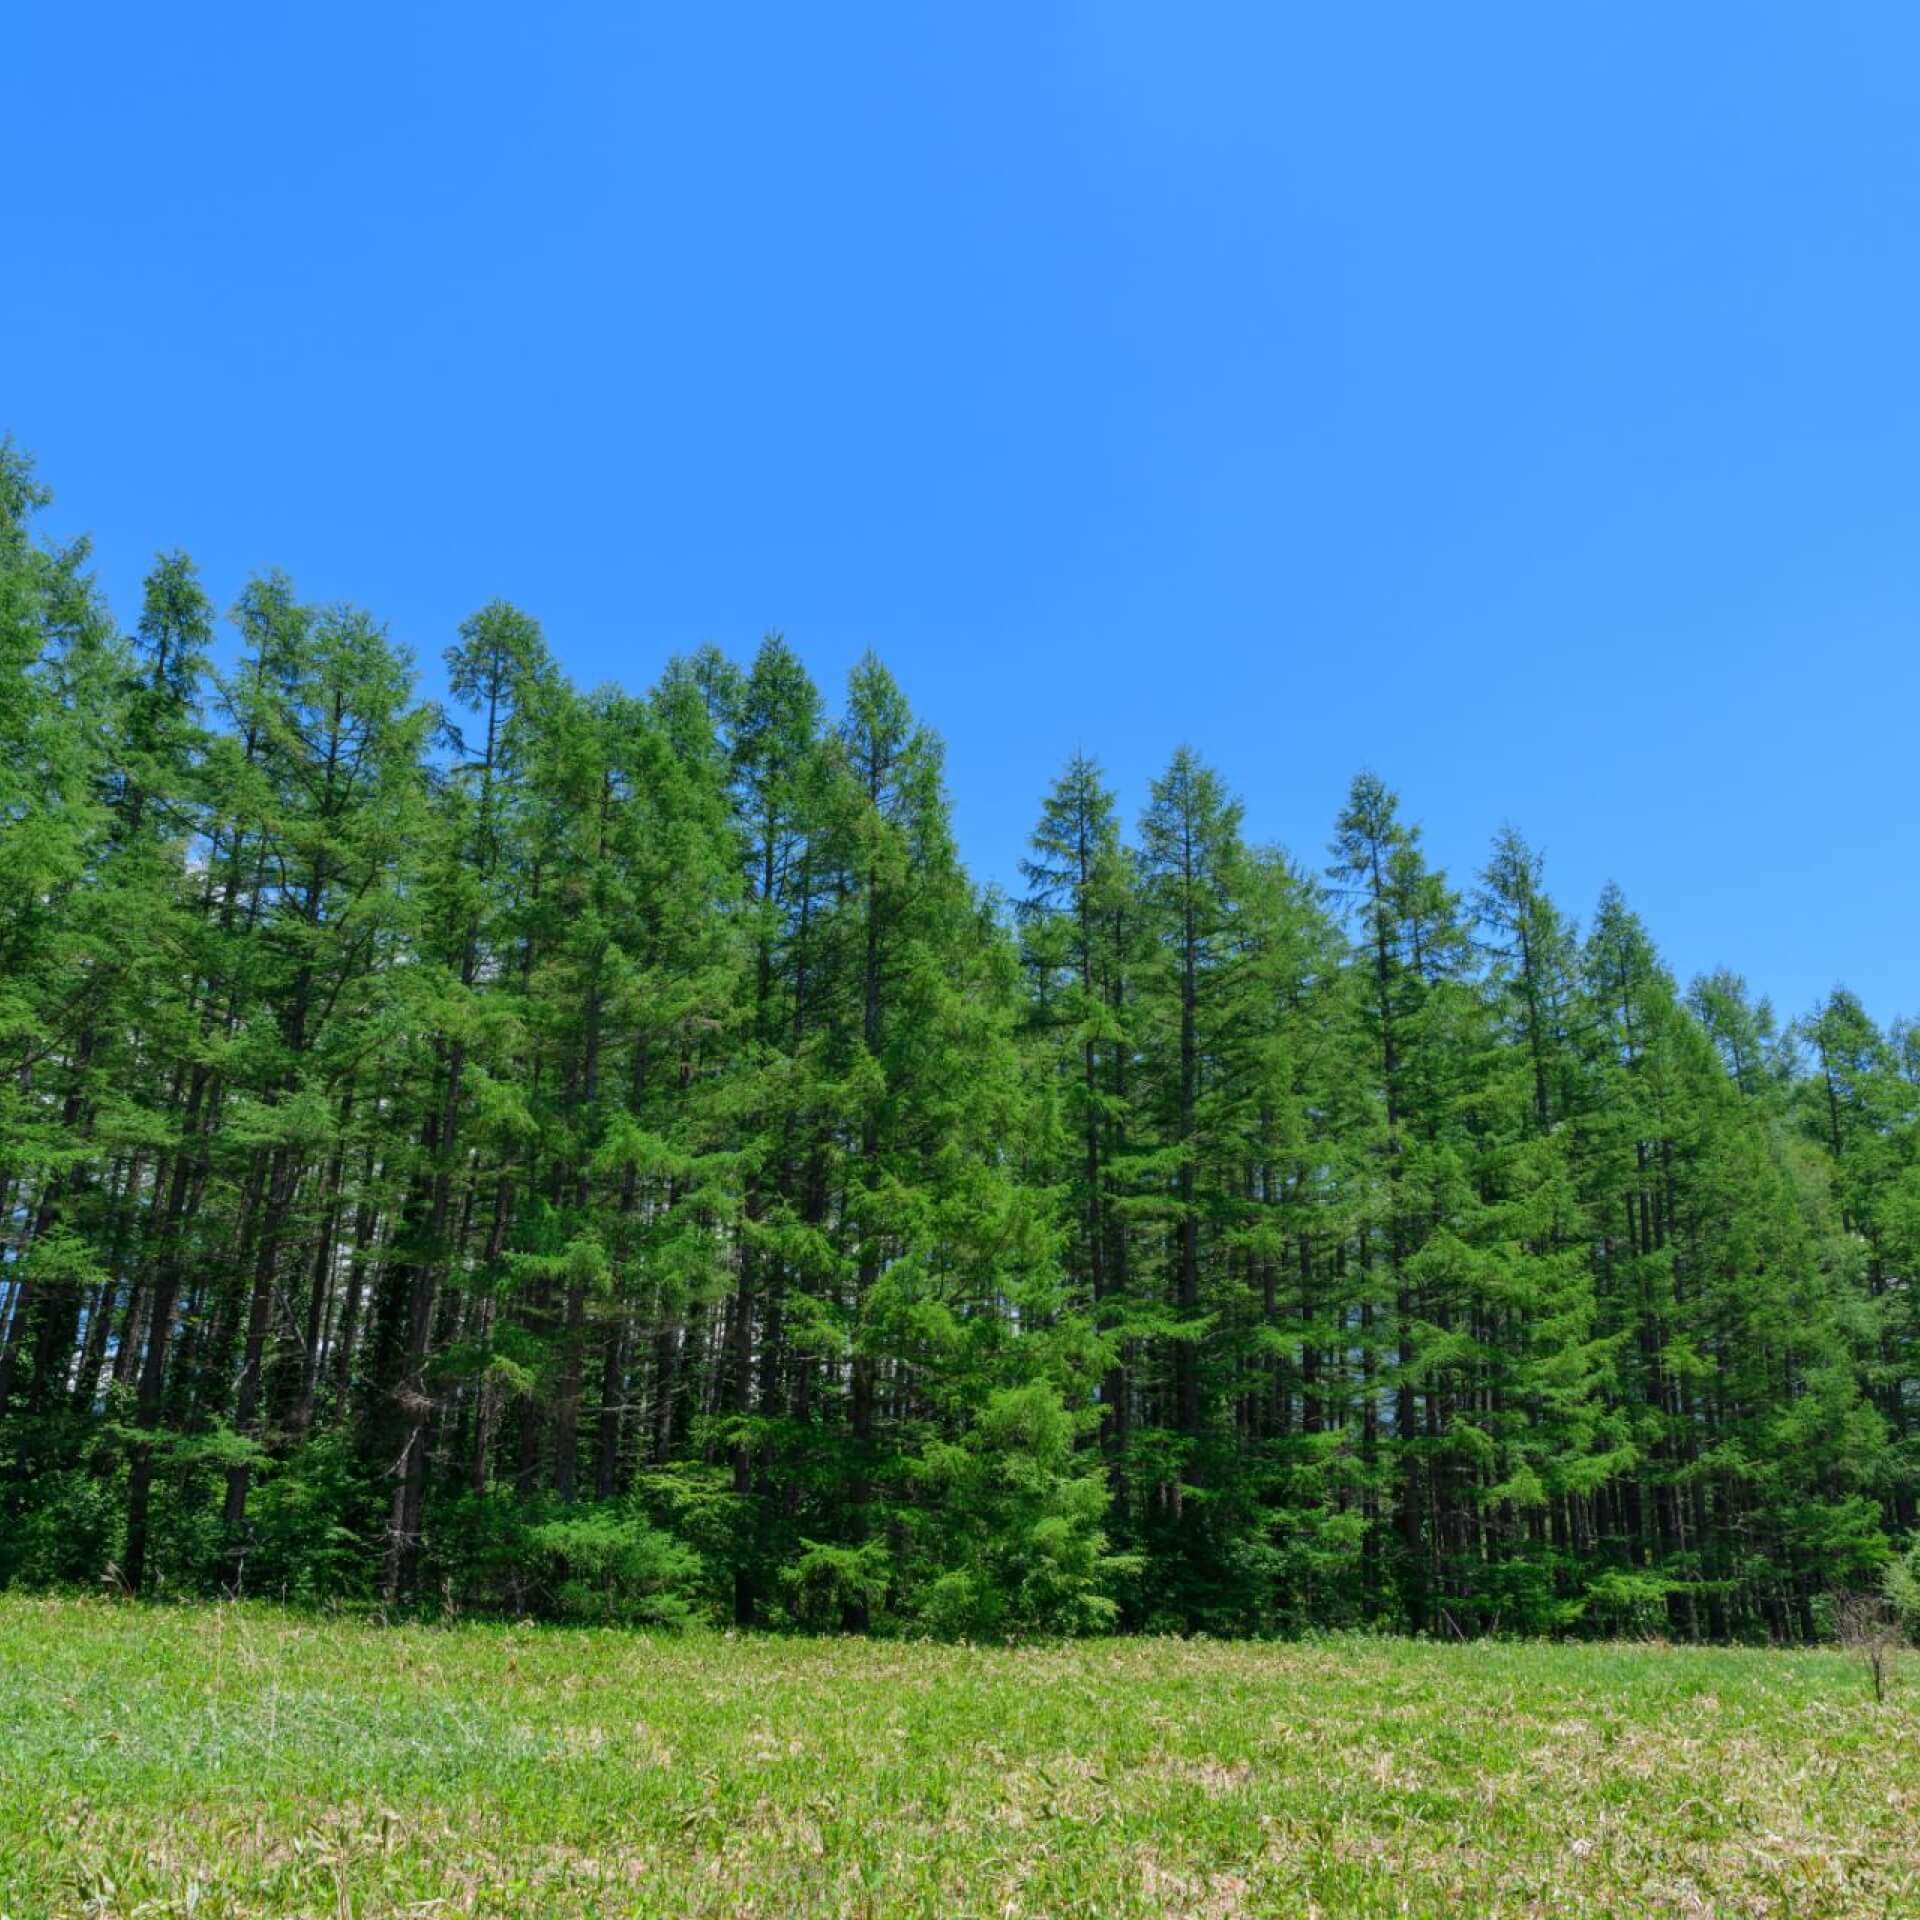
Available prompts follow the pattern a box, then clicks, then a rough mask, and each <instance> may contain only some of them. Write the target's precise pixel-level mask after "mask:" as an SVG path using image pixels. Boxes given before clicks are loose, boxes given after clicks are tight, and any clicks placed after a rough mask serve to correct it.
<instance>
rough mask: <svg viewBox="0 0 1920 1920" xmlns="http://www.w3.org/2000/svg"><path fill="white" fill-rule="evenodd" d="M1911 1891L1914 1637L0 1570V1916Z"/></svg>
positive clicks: (1461, 1907) (935, 1912)
mask: <svg viewBox="0 0 1920 1920" xmlns="http://www.w3.org/2000/svg"><path fill="white" fill-rule="evenodd" d="M467 1914H478V1915H497V1916H516V1920H517V1917H518V1916H547V1915H556V1916H557V1915H565V1916H579V1917H580V1920H586V1917H587V1916H592V1917H593V1920H608V1917H611V1916H626V1915H641V1914H645V1915H663V1916H665V1915H672V1916H676V1917H677V1916H682V1915H694V1914H710V1915H722V1914H724V1915H730V1916H731V1915H742V1916H744V1915H755V1916H766V1917H767V1920H790V1917H795V1916H805V1915H823V1916H824V1915H846V1916H861V1917H862V1920H865V1917H867V1916H872V1917H874V1920H879V1917H880V1916H888V1915H925V1916H929V1917H930V1920H934V1917H937V1920H948V1917H949V1916H956V1915H982V1916H985V1915H994V1916H1033V1917H1034V1920H1039V1917H1040V1916H1046V1917H1047V1920H1052V1917H1053V1916H1065V1915H1103V1916H1104V1915H1115V1916H1133V1915H1149V1914H1152V1915H1162V1914H1184V1915H1194V1916H1206V1920H1238V1917H1239V1916H1255V1915H1326V1916H1334V1915H1349V1914H1351V1915H1389V1914H1391V1915H1409V1914H1412V1915H1426V1914H1449V1915H1456V1916H1471V1917H1472V1920H1482V1917H1483V1916H1493V1915H1549V1914H1551V1915H1554V1916H1563V1915H1599V1914H1608V1915H1628V1914H1686V1915H1734V1914H1739V1915H1748V1914H1752V1915H1762V1914H1764V1915H1769V1916H1789V1915H1791V1916H1817V1915H1835V1916H1840V1915H1845V1916H1848V1920H1856V1917H1857V1916H1863V1915H1882V1914H1916V1915H1920V1656H1916V1657H1915V1659H1914V1661H1913V1662H1912V1664H1911V1665H1910V1667H1909V1670H1908V1672H1907V1673H1906V1674H1905V1675H1898V1676H1896V1679H1895V1683H1894V1686H1893V1690H1892V1692H1891V1693H1890V1695H1889V1698H1888V1701H1887V1704H1885V1705H1884V1706H1876V1705H1875V1704H1874V1701H1873V1698H1872V1691H1871V1687H1870V1684H1869V1682H1868V1680H1867V1677H1866V1674H1865V1672H1864V1670H1863V1669H1862V1668H1861V1667H1860V1666H1859V1665H1857V1664H1855V1663H1853V1662H1850V1661H1849V1660H1848V1659H1846V1658H1845V1657H1843V1656H1842V1655H1840V1654H1837V1653H1827V1652H1815V1653H1769V1652H1760V1651H1755V1652H1738V1651H1725V1650H1702V1649H1691V1648H1675V1647H1658V1646H1628V1645H1611V1646H1547V1645H1524V1644H1484V1645H1445V1646H1443V1645H1432V1644H1424V1643H1408V1642H1394V1641H1386V1640H1372V1639H1359V1638H1333V1639H1319V1640H1313V1641H1309V1642H1304V1643H1300V1644H1292V1645H1263V1646H1253V1645H1231V1644H1224V1643H1220V1642H1206V1641H1172V1640H1136V1641H1124V1640H1113V1641H1105V1642H1096V1643H1088V1644H1082V1645H1075V1646H1068V1647H1060V1648H1047V1649H1033V1650H1027V1651H1003V1650H987V1649H978V1648H966V1647H935V1646H923V1645H907V1644H901V1643H884V1642H861V1641H854V1640H798V1639H775V1638H752V1637H748V1638H741V1639H735V1638H733V1637H732V1636H718V1635H714V1636H698V1635H696V1636H686V1637H680V1638H671V1637H666V1636H661V1635H651V1634H636V1633H627V1632H621V1631H617V1630H607V1631H596V1630H561V1629H552V1628H529V1627H509V1626H504V1625H498V1624H491V1625H459V1626H453V1627H445V1628H434V1627H407V1628H396V1629H383V1628H381V1627H379V1626H377V1625H371V1624H366V1623H363V1622H354V1621H344V1620H343V1621H328V1620H322V1619H317V1618H313V1617H307V1616H300V1615H292V1614H285V1613H278V1612H274V1611H271V1610H267V1609H264V1608H253V1607H224V1606H223V1607H201V1608H187V1607H180V1608H140V1607H134V1606H126V1605H115V1604H112V1603H109V1602H106V1601H85V1600H78V1601H76V1600H53V1599H44V1598H22V1597H0V1915H5V1916H9V1917H10V1920H42V1916H59V1917H62V1920H64V1917H65V1916H80V1915H87V1916H116V1917H117V1916H129V1917H130V1916H134V1915H142V1916H161V1915H166V1916H176V1915H177V1916H183V1917H184V1916H187V1915H192V1916H194V1917H195V1920H229V1917H232V1920H238V1916H242V1915H245V1916H265V1915H272V1916H276V1917H278V1916H292V1915H314V1916H324V1920H344V1917H346V1916H352V1920H376V1916H389V1915H391V1916H399V1915H408V1916H421V1917H422V1920H426V1917H428V1916H441V1915H445V1916H453V1915H467Z"/></svg>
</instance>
